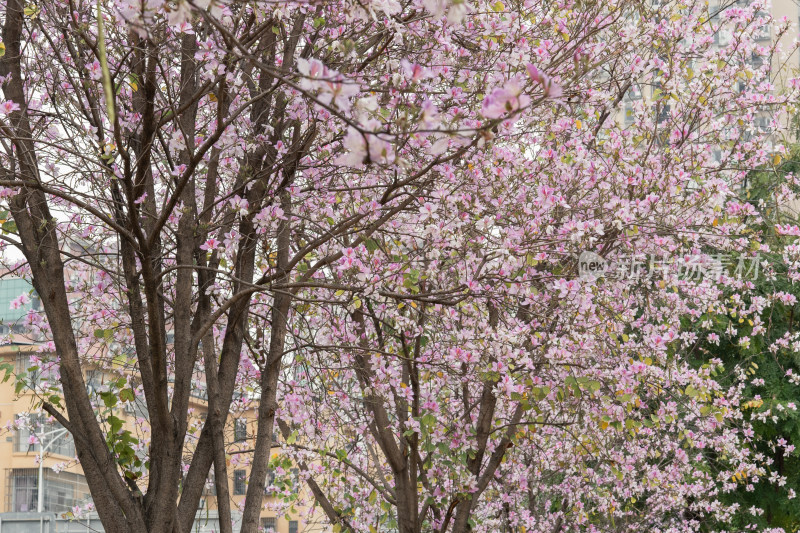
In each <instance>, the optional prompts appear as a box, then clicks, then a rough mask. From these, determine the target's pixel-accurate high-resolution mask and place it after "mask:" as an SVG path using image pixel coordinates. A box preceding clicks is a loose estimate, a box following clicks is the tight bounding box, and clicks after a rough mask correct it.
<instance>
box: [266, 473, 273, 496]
mask: <svg viewBox="0 0 800 533" xmlns="http://www.w3.org/2000/svg"><path fill="white" fill-rule="evenodd" d="M274 485H275V471H274V470H267V485H266V486H265V487H264V492H265V493H267V494H271V493H273V492H275V488H274Z"/></svg>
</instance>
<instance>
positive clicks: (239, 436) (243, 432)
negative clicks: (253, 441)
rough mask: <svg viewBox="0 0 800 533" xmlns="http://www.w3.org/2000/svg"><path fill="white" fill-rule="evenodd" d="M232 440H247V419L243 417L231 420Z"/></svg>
mask: <svg viewBox="0 0 800 533" xmlns="http://www.w3.org/2000/svg"><path fill="white" fill-rule="evenodd" d="M233 440H234V441H236V442H240V441H243V440H247V420H245V419H244V418H237V419H236V420H234V421H233Z"/></svg>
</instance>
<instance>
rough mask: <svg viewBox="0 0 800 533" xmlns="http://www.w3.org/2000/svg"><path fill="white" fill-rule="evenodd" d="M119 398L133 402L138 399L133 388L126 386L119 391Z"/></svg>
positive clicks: (122, 400)
mask: <svg viewBox="0 0 800 533" xmlns="http://www.w3.org/2000/svg"><path fill="white" fill-rule="evenodd" d="M119 399H120V401H121V402H132V401H134V400H135V399H136V395H135V394H134V392H133V389H131V388H126V389H122V390H121V391H119Z"/></svg>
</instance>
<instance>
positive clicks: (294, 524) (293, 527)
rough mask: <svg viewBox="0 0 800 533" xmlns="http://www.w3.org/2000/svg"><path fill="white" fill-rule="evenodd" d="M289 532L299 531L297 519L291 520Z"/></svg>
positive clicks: (295, 532)
mask: <svg viewBox="0 0 800 533" xmlns="http://www.w3.org/2000/svg"><path fill="white" fill-rule="evenodd" d="M289 533H297V520H289Z"/></svg>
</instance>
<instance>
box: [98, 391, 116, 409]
mask: <svg viewBox="0 0 800 533" xmlns="http://www.w3.org/2000/svg"><path fill="white" fill-rule="evenodd" d="M100 397H101V398H102V399H103V403H104V404H105V406H106V407H108V408H109V409H111V408H112V407H114V406H115V405H117V395H116V394H114V393H113V392H108V391H106V392H101V393H100Z"/></svg>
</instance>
